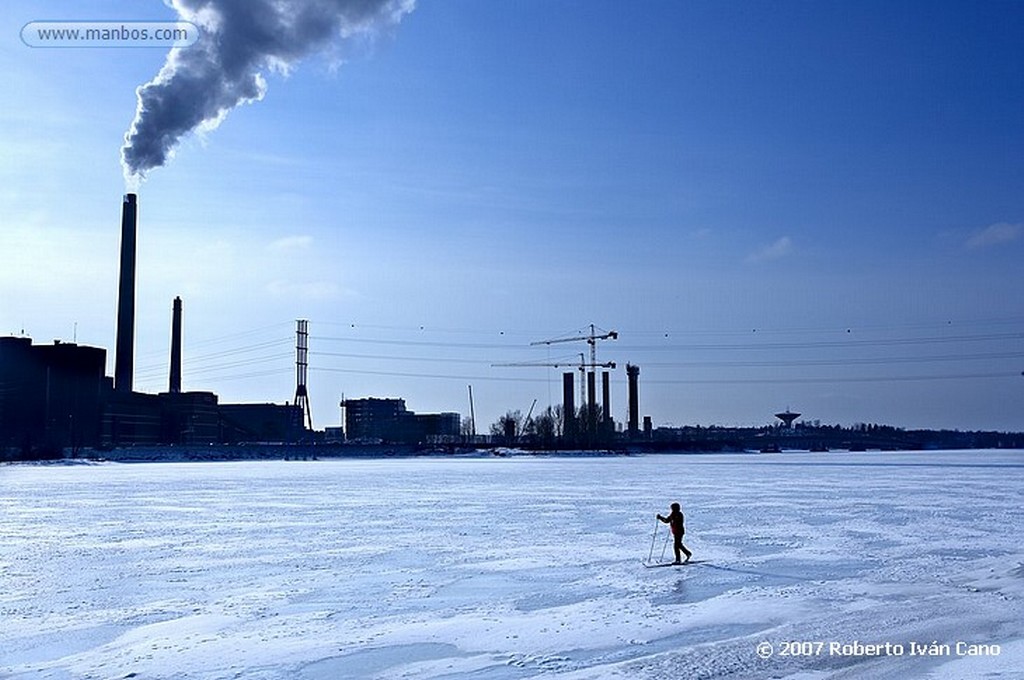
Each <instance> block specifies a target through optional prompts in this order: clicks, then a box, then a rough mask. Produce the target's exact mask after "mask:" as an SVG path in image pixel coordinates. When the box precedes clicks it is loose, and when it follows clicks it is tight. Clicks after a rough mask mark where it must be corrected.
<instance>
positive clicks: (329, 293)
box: [266, 279, 346, 300]
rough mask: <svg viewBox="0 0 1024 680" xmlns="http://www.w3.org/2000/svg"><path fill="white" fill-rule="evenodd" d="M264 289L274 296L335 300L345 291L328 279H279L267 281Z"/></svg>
mask: <svg viewBox="0 0 1024 680" xmlns="http://www.w3.org/2000/svg"><path fill="white" fill-rule="evenodd" d="M266 289H267V292H268V293H270V295H271V296H273V297H275V298H293V299H296V300H335V299H337V298H339V297H342V296H343V295H344V294H345V292H346V291H344V290H342V289H340V288H338V286H337V285H336V284H335V283H332V282H330V281H305V282H297V281H285V280H280V279H279V280H276V281H271V282H270V283H268V284H267V286H266Z"/></svg>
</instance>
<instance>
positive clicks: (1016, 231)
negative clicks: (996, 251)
mask: <svg viewBox="0 0 1024 680" xmlns="http://www.w3.org/2000/svg"><path fill="white" fill-rule="evenodd" d="M1022 235H1024V224H1021V223H1017V224H1010V223H1009V222H997V223H995V224H990V225H989V226H987V227H985V228H984V229H978V230H977V231H975V232H974V233H973V234H971V236H970V238H968V239H967V242H966V244H965V245H966V246H967V247H968V248H971V249H977V248H988V247H989V246H997V245H999V244H1001V243H1009V242H1010V241H1016V240H1017V239H1019V238H1020V237H1021V236H1022Z"/></svg>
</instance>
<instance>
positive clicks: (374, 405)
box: [341, 397, 461, 444]
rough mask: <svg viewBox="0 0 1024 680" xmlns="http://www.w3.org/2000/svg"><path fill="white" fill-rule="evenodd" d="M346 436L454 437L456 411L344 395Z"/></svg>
mask: <svg viewBox="0 0 1024 680" xmlns="http://www.w3.org/2000/svg"><path fill="white" fill-rule="evenodd" d="M341 405H342V407H344V409H345V432H346V439H347V440H348V441H350V442H373V443H377V442H383V443H402V444H424V443H440V442H447V441H454V440H455V439H457V438H458V437H459V426H460V424H461V416H460V415H459V414H458V413H421V414H417V413H414V412H412V411H410V410H408V409H407V408H406V406H405V400H404V399H378V398H375V397H368V398H366V399H346V400H345V401H343V402H342V404H341Z"/></svg>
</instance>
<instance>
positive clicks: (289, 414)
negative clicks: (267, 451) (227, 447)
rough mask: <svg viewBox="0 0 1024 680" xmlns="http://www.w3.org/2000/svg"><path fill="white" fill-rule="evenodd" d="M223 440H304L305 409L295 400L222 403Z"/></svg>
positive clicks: (221, 439) (229, 442) (220, 411)
mask: <svg viewBox="0 0 1024 680" xmlns="http://www.w3.org/2000/svg"><path fill="white" fill-rule="evenodd" d="M218 412H219V413H220V427H221V433H220V441H222V442H224V443H226V444H236V443H239V442H288V443H294V442H298V441H302V439H303V438H304V437H305V436H306V434H307V430H306V428H305V427H304V426H303V422H302V409H301V408H300V407H299V406H297V405H295V404H221V405H220V406H219V408H218Z"/></svg>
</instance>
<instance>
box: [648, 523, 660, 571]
mask: <svg viewBox="0 0 1024 680" xmlns="http://www.w3.org/2000/svg"><path fill="white" fill-rule="evenodd" d="M657 538H658V518H657V517H655V518H654V533H653V534H651V551H650V552H649V553H648V554H647V563H648V564H650V563H651V558H652V557H654V541H655V539H657Z"/></svg>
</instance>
